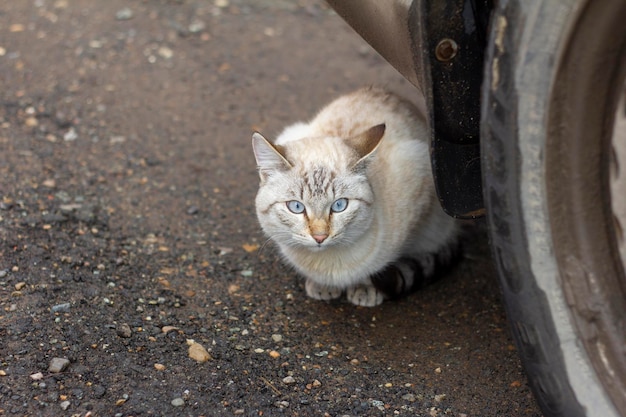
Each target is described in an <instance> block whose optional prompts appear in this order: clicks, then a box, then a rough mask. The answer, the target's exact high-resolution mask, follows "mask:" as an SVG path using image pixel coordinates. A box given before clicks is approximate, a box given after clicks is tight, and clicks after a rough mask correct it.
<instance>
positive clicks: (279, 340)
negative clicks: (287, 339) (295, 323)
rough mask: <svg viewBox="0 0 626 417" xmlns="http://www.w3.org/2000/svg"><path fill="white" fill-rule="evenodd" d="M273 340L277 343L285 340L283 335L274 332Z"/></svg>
mask: <svg viewBox="0 0 626 417" xmlns="http://www.w3.org/2000/svg"><path fill="white" fill-rule="evenodd" d="M272 340H273V341H274V342H276V343H278V342H282V341H283V336H282V335H280V334H273V335H272Z"/></svg>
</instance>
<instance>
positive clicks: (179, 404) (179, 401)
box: [172, 397, 185, 407]
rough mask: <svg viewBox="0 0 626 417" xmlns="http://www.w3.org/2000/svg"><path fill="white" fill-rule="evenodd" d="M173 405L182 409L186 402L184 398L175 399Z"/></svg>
mask: <svg viewBox="0 0 626 417" xmlns="http://www.w3.org/2000/svg"><path fill="white" fill-rule="evenodd" d="M172 405H173V406H174V407H182V406H183V405H185V400H183V399H182V398H180V397H179V398H174V399H173V400H172Z"/></svg>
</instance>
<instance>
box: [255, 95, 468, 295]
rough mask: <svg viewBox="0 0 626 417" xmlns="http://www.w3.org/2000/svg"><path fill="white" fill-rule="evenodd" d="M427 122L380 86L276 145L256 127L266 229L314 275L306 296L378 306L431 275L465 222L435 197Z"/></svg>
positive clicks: (336, 104) (294, 129)
mask: <svg viewBox="0 0 626 417" xmlns="http://www.w3.org/2000/svg"><path fill="white" fill-rule="evenodd" d="M428 137H429V128H428V125H427V123H426V120H425V118H424V117H423V115H422V114H421V113H420V112H419V111H418V110H417V109H416V108H415V107H414V106H413V105H412V104H411V103H410V102H408V101H406V100H404V99H401V98H399V97H398V96H396V95H393V94H391V93H388V92H386V91H384V90H381V89H377V88H364V89H361V90H358V91H355V92H353V93H351V94H347V95H344V96H341V97H339V98H338V99H336V100H335V101H333V102H332V103H330V104H329V105H327V106H326V107H325V108H324V109H322V110H321V112H320V113H318V115H317V116H316V117H315V118H313V120H311V121H310V122H309V123H296V124H294V125H292V126H289V127H287V128H286V129H285V130H284V131H283V133H282V134H280V135H279V136H278V137H277V138H276V140H275V141H274V142H273V143H271V142H270V141H268V140H266V139H265V138H264V137H263V136H261V134H259V133H254V135H253V137H252V145H253V149H254V155H255V157H256V161H257V165H258V170H259V175H260V177H261V183H260V187H259V191H258V194H257V196H256V211H257V216H258V219H259V222H260V224H261V227H262V228H263V231H264V232H265V233H266V234H267V236H268V237H269V238H271V239H272V240H273V241H274V242H275V243H277V244H278V247H279V248H280V250H281V252H282V254H283V255H284V257H285V259H286V260H287V261H288V262H289V263H290V264H291V265H293V266H294V267H295V268H296V269H297V270H298V271H299V272H300V273H301V274H302V275H304V276H305V277H306V284H305V288H306V293H307V294H308V295H309V296H310V297H312V298H315V299H320V300H330V299H334V298H338V297H340V296H341V295H342V294H343V293H344V292H345V294H346V296H347V298H348V300H349V301H350V302H352V303H353V304H356V305H361V306H375V305H378V304H380V303H382V302H383V300H385V299H388V298H395V297H397V296H400V295H402V294H405V293H407V292H409V291H411V290H413V289H415V288H416V287H419V286H423V285H425V284H426V283H428V282H430V281H432V280H433V278H434V277H435V276H436V275H437V274H439V273H440V272H441V269H442V268H445V267H447V266H448V265H449V264H450V263H451V262H452V260H453V258H454V256H455V254H456V249H457V247H458V246H457V242H458V236H459V224H458V223H457V221H455V220H454V219H453V218H451V217H449V216H448V215H446V214H445V213H444V212H443V210H442V209H441V207H440V205H439V202H438V200H437V197H436V194H435V189H434V183H433V179H432V176H431V167H430V158H429V146H428Z"/></svg>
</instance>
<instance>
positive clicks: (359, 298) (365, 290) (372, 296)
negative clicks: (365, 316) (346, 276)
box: [346, 283, 385, 307]
mask: <svg viewBox="0 0 626 417" xmlns="http://www.w3.org/2000/svg"><path fill="white" fill-rule="evenodd" d="M346 297H347V298H348V301H350V302H351V303H352V304H355V305H358V306H363V307H375V306H377V305H379V304H382V302H383V301H384V300H385V296H384V294H383V293H382V292H380V291H378V290H377V289H376V287H374V286H373V285H372V284H370V283H367V284H358V285H355V286H353V287H349V288H348V289H347V290H346Z"/></svg>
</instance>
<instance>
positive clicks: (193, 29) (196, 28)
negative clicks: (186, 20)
mask: <svg viewBox="0 0 626 417" xmlns="http://www.w3.org/2000/svg"><path fill="white" fill-rule="evenodd" d="M205 27H206V25H205V24H204V22H203V21H202V20H194V21H193V22H191V23H190V24H189V32H190V33H199V32H202V31H203V30H204V29H205Z"/></svg>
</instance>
